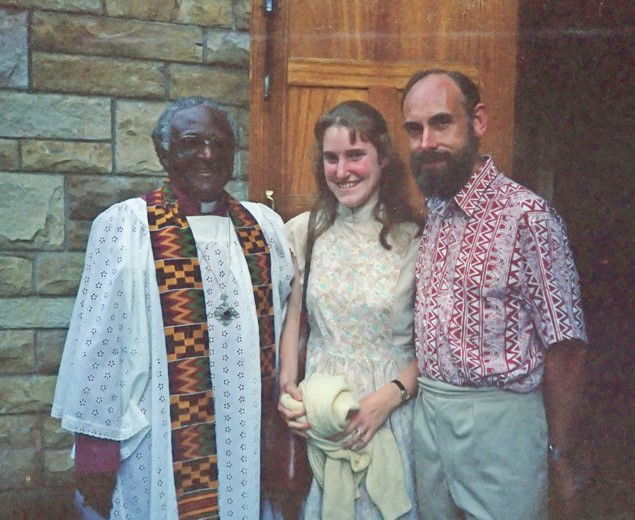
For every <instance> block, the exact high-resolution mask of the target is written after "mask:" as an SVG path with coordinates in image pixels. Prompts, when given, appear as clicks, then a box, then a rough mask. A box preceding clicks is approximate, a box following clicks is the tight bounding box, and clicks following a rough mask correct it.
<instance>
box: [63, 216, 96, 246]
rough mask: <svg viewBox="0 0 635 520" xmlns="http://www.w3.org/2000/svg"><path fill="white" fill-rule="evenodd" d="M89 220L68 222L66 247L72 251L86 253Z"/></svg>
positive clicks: (90, 222) (90, 223)
mask: <svg viewBox="0 0 635 520" xmlns="http://www.w3.org/2000/svg"><path fill="white" fill-rule="evenodd" d="M91 225H92V221H91V220H71V221H69V222H68V247H69V249H72V250H74V251H86V244H88V234H89V233H90V227H91Z"/></svg>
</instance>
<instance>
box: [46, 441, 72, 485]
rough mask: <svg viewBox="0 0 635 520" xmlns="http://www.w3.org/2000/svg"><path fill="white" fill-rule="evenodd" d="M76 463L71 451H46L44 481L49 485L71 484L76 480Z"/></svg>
mask: <svg viewBox="0 0 635 520" xmlns="http://www.w3.org/2000/svg"><path fill="white" fill-rule="evenodd" d="M74 467H75V462H74V461H73V459H72V458H71V453H70V450H69V449H68V448H67V449H63V450H46V451H45V452H44V481H45V483H47V484H60V483H69V482H73V481H74V480H75V473H74V471H73V469H74Z"/></svg>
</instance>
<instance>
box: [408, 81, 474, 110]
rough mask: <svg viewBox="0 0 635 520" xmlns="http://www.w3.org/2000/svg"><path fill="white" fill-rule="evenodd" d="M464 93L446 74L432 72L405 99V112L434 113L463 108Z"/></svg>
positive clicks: (416, 84) (415, 85)
mask: <svg viewBox="0 0 635 520" xmlns="http://www.w3.org/2000/svg"><path fill="white" fill-rule="evenodd" d="M462 101H463V93H462V92H461V89H460V88H459V87H458V85H457V84H456V83H454V81H453V80H452V78H450V77H449V76H446V75H445V74H432V75H430V76H426V77H425V78H423V79H421V80H420V81H418V82H417V83H415V84H414V86H413V87H412V88H411V89H410V91H409V92H408V94H407V95H406V98H405V99H404V114H405V115H406V117H407V116H408V114H423V113H425V114H426V115H428V116H429V115H433V114H436V113H443V112H454V111H456V110H457V109H462V108H463V107H462Z"/></svg>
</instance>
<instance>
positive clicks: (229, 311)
mask: <svg viewBox="0 0 635 520" xmlns="http://www.w3.org/2000/svg"><path fill="white" fill-rule="evenodd" d="M227 222H228V225H227V227H228V233H227V266H226V272H227V273H231V267H232V243H233V238H234V225H233V223H232V219H231V217H230V216H229V215H228V216H227ZM226 276H227V275H226ZM224 282H225V283H224V284H220V283H219V289H220V288H221V287H223V292H222V293H221V295H220V299H221V303H219V304H218V305H217V306H216V308H215V309H214V318H215V319H216V320H217V321H219V322H220V323H222V324H223V325H225V327H226V326H227V325H229V324H230V323H231V322H232V321H234V320H235V319H236V318H239V317H240V314H239V313H238V311H237V310H236V309H235V308H234V306H232V305H230V304H229V303H228V301H227V300H228V299H229V297H228V296H227V279H225V281H224Z"/></svg>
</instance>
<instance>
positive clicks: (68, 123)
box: [0, 91, 110, 140]
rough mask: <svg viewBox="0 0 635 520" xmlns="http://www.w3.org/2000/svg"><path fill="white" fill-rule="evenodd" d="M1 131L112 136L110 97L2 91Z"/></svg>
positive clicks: (53, 136) (27, 134) (46, 135)
mask: <svg viewBox="0 0 635 520" xmlns="http://www.w3.org/2000/svg"><path fill="white" fill-rule="evenodd" d="M0 135H2V136H4V137H43V138H45V139H46V138H48V139H87V140H99V139H103V140H105V139H110V100H109V99H103V98H86V97H78V96H68V95H61V94H31V93H26V92H10V91H2V92H0Z"/></svg>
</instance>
